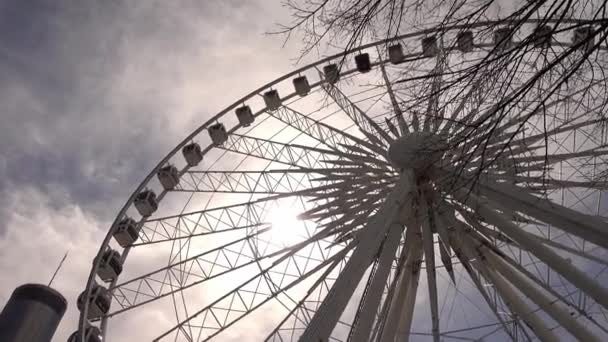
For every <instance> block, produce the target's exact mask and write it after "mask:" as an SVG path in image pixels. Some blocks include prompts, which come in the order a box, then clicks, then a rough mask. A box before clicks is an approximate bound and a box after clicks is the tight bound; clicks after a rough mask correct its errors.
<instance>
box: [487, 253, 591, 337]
mask: <svg viewBox="0 0 608 342" xmlns="http://www.w3.org/2000/svg"><path fill="white" fill-rule="evenodd" d="M477 250H478V251H480V252H481V254H482V255H483V256H484V257H485V260H487V261H488V262H489V263H490V265H491V267H492V268H494V269H496V270H497V271H498V272H500V273H501V274H502V276H503V277H504V278H506V279H509V282H510V283H511V284H513V285H514V286H515V287H516V288H518V289H519V290H520V291H521V292H522V293H524V294H525V295H526V296H527V297H528V298H530V299H531V300H532V301H533V302H535V303H536V304H537V305H538V306H539V307H540V308H541V309H542V310H543V311H545V312H547V313H548V314H549V315H551V317H553V319H555V320H556V321H557V322H558V323H559V324H560V325H561V326H563V327H565V328H566V329H567V330H568V331H569V332H570V333H571V334H572V335H573V336H574V337H576V338H577V339H578V340H579V341H589V342H600V339H598V338H597V337H596V336H595V335H594V334H593V333H591V332H590V331H589V330H588V329H587V328H586V327H585V326H584V325H582V324H581V323H580V322H579V321H578V320H576V319H572V317H573V314H574V312H573V311H572V312H569V311H568V310H567V309H566V308H565V307H564V305H563V304H562V303H561V302H560V301H556V300H555V299H553V298H549V297H548V296H547V295H546V294H545V293H544V292H543V291H541V290H540V289H538V288H537V287H536V286H535V285H534V284H532V283H531V282H530V281H529V280H527V279H526V277H524V276H523V275H522V274H521V273H520V272H518V271H517V270H515V269H513V268H512V267H511V266H510V265H509V264H507V263H505V262H504V261H503V260H502V258H500V257H499V256H497V255H496V254H495V253H494V252H492V251H490V250H489V249H488V248H487V247H485V246H482V245H478V246H477Z"/></svg>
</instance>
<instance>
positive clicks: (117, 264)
mask: <svg viewBox="0 0 608 342" xmlns="http://www.w3.org/2000/svg"><path fill="white" fill-rule="evenodd" d="M121 272H122V261H121V259H120V253H118V252H117V251H115V250H113V249H111V248H108V250H106V251H105V252H104V253H103V254H102V256H101V260H100V262H99V267H98V268H97V275H98V276H99V278H101V279H102V280H103V281H105V282H106V283H109V282H111V281H112V280H114V279H116V278H117V277H118V275H120V273H121Z"/></svg>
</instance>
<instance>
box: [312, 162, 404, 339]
mask: <svg viewBox="0 0 608 342" xmlns="http://www.w3.org/2000/svg"><path fill="white" fill-rule="evenodd" d="M413 179H414V178H413V172H411V171H404V172H403V173H402V175H401V178H400V180H399V182H398V183H397V184H396V185H395V187H394V188H393V190H392V191H391V192H390V194H389V195H388V196H387V199H386V202H385V203H384V204H383V205H382V207H381V208H380V210H379V211H378V212H377V213H376V214H375V215H374V216H373V217H372V218H371V219H370V220H369V221H368V222H367V224H366V225H365V228H363V229H362V230H361V231H359V233H358V236H357V240H359V241H361V242H360V243H359V244H358V245H357V247H356V248H355V250H354V251H353V254H352V255H351V257H350V259H349V261H348V263H347V264H346V266H345V267H344V270H343V271H342V273H341V274H340V276H339V277H338V279H337V280H336V282H335V283H334V285H333V286H332V288H331V290H330V292H329V293H328V294H327V296H326V299H325V300H324V301H323V303H322V304H321V307H319V310H318V311H317V312H316V313H315V316H314V317H313V319H312V321H311V322H310V324H309V325H308V326H307V327H306V330H305V331H304V333H303V334H302V336H301V340H304V341H316V340H319V339H321V340H325V339H327V338H328V337H329V335H330V334H331V331H332V330H333V329H334V327H335V325H336V323H337V322H338V319H339V316H340V315H341V314H342V312H343V311H344V309H345V307H346V304H347V301H348V300H349V299H350V297H351V295H352V293H353V291H354V290H355V287H356V286H357V284H358V283H359V280H360V279H361V277H362V276H363V274H364V272H365V270H366V269H367V267H368V266H369V265H370V264H371V261H372V259H373V258H374V257H375V255H376V254H377V251H378V248H379V247H380V245H381V243H382V241H383V239H384V237H385V234H386V233H387V232H388V230H389V229H390V227H391V225H393V224H396V223H397V220H399V215H400V212H401V208H402V207H403V205H404V203H406V202H408V201H411V200H412V199H411V196H410V194H411V193H412V192H413V191H415V189H414V187H415V184H413V183H414V182H413ZM409 215H411V214H409Z"/></svg>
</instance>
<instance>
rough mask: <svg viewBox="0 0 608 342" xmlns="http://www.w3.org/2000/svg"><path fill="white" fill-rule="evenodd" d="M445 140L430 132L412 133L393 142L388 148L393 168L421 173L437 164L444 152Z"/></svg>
mask: <svg viewBox="0 0 608 342" xmlns="http://www.w3.org/2000/svg"><path fill="white" fill-rule="evenodd" d="M444 147H445V140H444V139H442V138H441V137H440V136H439V135H437V134H434V133H431V132H412V133H408V134H405V135H403V136H402V137H400V138H399V139H397V140H395V141H394V142H393V143H392V144H391V145H390V146H389V148H388V157H389V159H390V161H391V163H392V164H393V166H395V167H397V168H400V169H413V170H414V171H422V170H425V169H427V168H428V167H429V166H431V165H433V164H434V163H435V162H437V161H438V160H439V159H440V158H441V155H442V154H443V152H444V151H445V149H444Z"/></svg>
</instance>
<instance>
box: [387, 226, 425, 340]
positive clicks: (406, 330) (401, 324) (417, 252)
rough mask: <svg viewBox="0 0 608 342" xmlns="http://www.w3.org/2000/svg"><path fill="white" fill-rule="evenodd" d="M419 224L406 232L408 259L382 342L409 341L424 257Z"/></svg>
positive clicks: (393, 298)
mask: <svg viewBox="0 0 608 342" xmlns="http://www.w3.org/2000/svg"><path fill="white" fill-rule="evenodd" d="M419 223H420V222H419V221H418V219H416V220H414V224H413V225H408V228H407V230H406V235H405V243H406V245H405V246H406V247H404V248H407V249H408V253H407V258H406V259H405V263H404V265H403V267H402V272H401V274H400V276H399V280H398V282H397V283H396V285H395V286H397V288H396V292H395V294H394V295H393V297H392V298H391V302H390V304H389V307H388V314H387V317H386V322H385V323H384V326H383V327H382V334H381V335H380V341H381V342H385V341H395V340H397V339H398V340H403V341H407V340H408V339H409V336H410V331H411V324H412V319H413V316H414V304H415V302H416V293H417V291H418V281H419V277H420V265H421V263H422V258H423V255H424V251H423V248H422V241H421V236H420V235H421V232H420V226H419V225H418V224H419Z"/></svg>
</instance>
